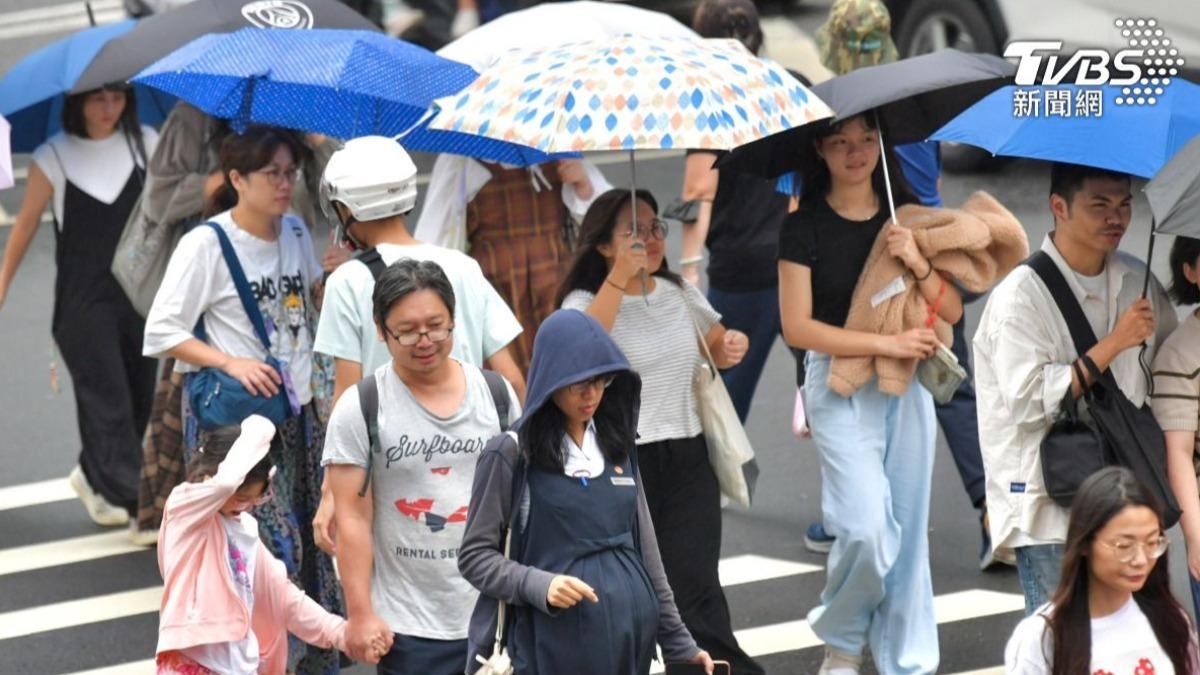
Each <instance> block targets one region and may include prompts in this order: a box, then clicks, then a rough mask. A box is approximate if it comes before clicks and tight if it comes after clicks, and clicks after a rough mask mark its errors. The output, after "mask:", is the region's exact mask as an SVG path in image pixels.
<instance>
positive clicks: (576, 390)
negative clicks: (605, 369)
mask: <svg viewBox="0 0 1200 675" xmlns="http://www.w3.org/2000/svg"><path fill="white" fill-rule="evenodd" d="M615 379H616V377H615V376H614V375H597V376H596V377H593V378H591V379H589V380H584V381H583V382H576V383H574V384H569V385H567V391H569V392H571V393H572V394H582V393H584V392H586V391H588V390H589V389H600V390H604V389H608V388H609V387H610V386H612V383H613V380H615Z"/></svg>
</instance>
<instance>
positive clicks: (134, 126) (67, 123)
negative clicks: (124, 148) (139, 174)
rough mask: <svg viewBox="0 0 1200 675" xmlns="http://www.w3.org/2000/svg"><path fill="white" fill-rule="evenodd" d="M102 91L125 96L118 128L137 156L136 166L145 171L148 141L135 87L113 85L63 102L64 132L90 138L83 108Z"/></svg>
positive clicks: (73, 95) (69, 97) (75, 95)
mask: <svg viewBox="0 0 1200 675" xmlns="http://www.w3.org/2000/svg"><path fill="white" fill-rule="evenodd" d="M102 91H119V92H122V93H124V94H125V108H124V110H122V111H121V117H120V118H118V119H117V128H118V129H119V130H120V131H121V133H122V134H124V135H125V141H126V142H127V143H128V144H129V150H130V152H132V153H134V155H135V159H136V160H137V161H135V162H134V164H137V163H138V162H140V163H141V166H142V169H145V168H146V167H147V166H149V164H148V158H147V157H146V140H145V139H144V138H143V137H142V123H141V121H140V120H139V119H138V111H137V108H138V105H137V95H135V94H134V93H133V87H128V86H118V85H111V86H106V87H101V88H99V89H92V90H90V91H85V92H81V93H78V94H71V95H70V96H68V97H67V98H66V100H65V101H63V107H62V128H63V131H65V132H66V133H68V134H71V135H72V136H78V137H80V138H89V136H88V131H87V119H86V118H85V117H84V116H83V108H84V105H85V104H86V103H87V99H88V97H89V96H91V95H92V94H97V93H100V92H102ZM136 169H137V167H135V168H134V170H136Z"/></svg>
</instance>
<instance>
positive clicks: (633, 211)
mask: <svg viewBox="0 0 1200 675" xmlns="http://www.w3.org/2000/svg"><path fill="white" fill-rule="evenodd" d="M629 215H630V217H631V220H630V221H629V227H630V228H631V230H632V232H633V238H634V239H637V236H638V221H637V162H635V161H633V150H630V151H629ZM651 227H653V226H651ZM633 245H634V246H641V247H642V248H645V244H643V243H642V242H641V241H640V240H638V241H635V242H634V243H633ZM640 275H641V280H642V300H645V301H646V306H649V305H650V298H649V297H648V294H649V289H647V288H646V282H647V279H646V268H645V267H643V268H642V271H641V272H640Z"/></svg>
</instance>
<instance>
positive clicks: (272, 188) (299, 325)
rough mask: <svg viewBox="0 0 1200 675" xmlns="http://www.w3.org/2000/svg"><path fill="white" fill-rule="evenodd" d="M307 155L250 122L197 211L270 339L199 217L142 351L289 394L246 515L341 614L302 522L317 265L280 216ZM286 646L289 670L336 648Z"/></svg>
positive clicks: (328, 658)
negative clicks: (260, 328)
mask: <svg viewBox="0 0 1200 675" xmlns="http://www.w3.org/2000/svg"><path fill="white" fill-rule="evenodd" d="M307 153H308V151H307V150H306V149H305V148H304V147H303V145H302V144H301V143H300V141H299V140H298V139H297V138H296V137H295V136H294V135H293V134H292V133H291V132H288V131H285V130H281V129H275V128H271V127H251V128H250V129H247V130H246V132H245V133H244V134H230V135H229V136H227V137H226V138H225V139H224V140H223V141H222V143H221V150H220V153H219V156H220V164H221V175H222V176H223V178H224V180H223V183H222V184H221V186H220V187H219V188H217V190H216V191H215V192H214V193H213V194H212V196H211V197H210V198H209V201H208V204H207V205H206V207H205V214H204V215H205V217H206V218H207V219H208V221H209V222H210V223H212V224H214V225H215V226H216V227H217V228H220V231H221V232H222V233H223V234H224V235H225V238H226V239H227V240H228V242H229V244H230V245H231V247H232V249H233V253H234V255H235V256H236V258H237V261H238V264H239V265H240V266H241V268H242V271H243V274H244V276H245V278H246V281H247V283H248V285H249V287H250V295H251V296H252V298H251V300H252V301H253V302H254V303H255V304H256V305H257V309H258V313H259V314H260V315H261V316H262V321H263V324H264V326H265V331H266V334H267V342H268V343H269V346H268V345H264V343H263V340H262V339H261V338H260V337H259V335H258V333H257V332H256V330H255V328H254V324H253V323H252V320H251V318H250V316H249V315H248V314H247V311H246V308H245V306H244V305H243V304H242V299H241V296H240V295H239V293H238V290H237V288H236V286H235V284H234V281H233V276H232V274H231V272H230V269H229V266H228V264H227V263H226V261H225V257H224V255H223V254H222V248H221V241H220V239H219V238H218V234H217V231H216V230H215V229H214V228H213V227H209V226H207V225H199V226H197V227H194V228H193V229H192V230H191V231H189V232H188V233H187V234H185V235H184V236H183V237H182V238H181V239H180V240H179V244H178V246H176V248H175V251H174V253H172V255H171V260H170V262H168V263H167V269H166V272H165V274H164V275H163V281H162V285H161V286H160V287H159V290H158V293H157V294H156V295H155V297H154V303H153V305H152V306H151V308H150V313H149V314H148V315H147V317H146V336H145V345H144V352H145V354H146V355H147V356H154V357H158V358H163V357H166V356H170V357H173V358H174V359H175V360H176V362H175V368H176V370H177V371H178V372H181V373H188V375H186V376H185V378H190V377H194V375H193V373H195V372H196V371H198V370H200V369H203V368H215V369H219V370H220V371H222V372H223V373H225V374H226V375H228V376H229V377H231V378H234V379H236V380H237V381H238V382H239V383H240V384H241V385H242V387H243V388H244V389H245V390H246V392H248V393H250V394H252V395H255V396H264V397H273V396H276V395H279V394H280V393H281V392H282V394H283V395H285V396H286V397H287V399H288V406H289V408H290V411H291V414H290V416H289V417H288V418H287V419H285V420H283V421H282V422H281V423H280V424H279V425H278V434H279V436H280V438H281V439H282V440H281V443H280V445H279V447H278V449H277V450H272V453H271V461H272V462H273V463H274V464H275V466H276V467H277V468H278V471H277V473H276V475H275V478H274V479H273V480H274V486H273V487H274V495H273V497H272V498H271V499H270V500H269V501H268V502H267V503H266V504H264V505H263V506H260V507H258V508H256V509H255V513H254V515H255V517H256V518H257V519H258V524H259V529H260V531H261V534H262V538H263V542H264V543H265V544H266V545H267V548H268V549H269V550H270V551H271V553H272V554H273V555H274V556H275V557H277V558H279V559H280V560H282V561H283V562H284V564H285V565H286V566H287V570H288V575H289V576H290V577H291V579H292V581H293V582H295V583H296V584H297V585H298V586H300V587H301V588H303V589H304V590H305V591H306V592H307V593H308V594H309V595H310V596H311V597H312V598H313V599H314V600H316V601H317V602H318V603H320V604H321V605H322V606H323V607H325V608H326V609H328V610H330V611H333V612H340V611H341V607H342V602H341V597H340V594H339V593H338V587H337V577H336V576H335V575H334V570H333V562H332V560H331V559H330V557H329V556H328V555H327V554H325V553H324V552H322V551H320V550H319V549H318V548H317V547H316V546H314V545H313V540H312V530H311V528H309V527H302V526H301V524H307V523H310V522H312V517H313V514H314V513H315V512H316V508H317V505H318V504H319V502H320V498H321V491H320V482H321V481H320V464H319V463H320V457H321V443H322V440H323V437H324V433H325V430H324V425H323V424H322V422H321V420H320V418H319V416H318V414H317V411H316V408H315V403H316V400H315V397H314V396H313V385H312V382H313V370H314V368H313V350H312V340H313V334H314V326H315V320H316V312H317V308H318V306H319V302H320V297H321V291H322V275H323V270H322V267H321V263H320V261H319V260H318V259H317V255H316V252H315V250H314V248H313V242H312V239H311V238H310V236H309V230H308V227H307V226H306V225H305V224H304V222H303V221H302V220H301V219H300V218H299V217H297V216H295V215H293V214H291V213H288V210H289V207H290V202H291V198H292V191H293V188H294V187H295V183H296V179H297V173H298V170H297V167H298V166H299V164H300V163H301V162H302V161H303V160H304V158H305V157H306V156H307ZM201 327H202V328H203V330H199V328H201ZM268 361H273V362H274V363H277V364H278V367H276V366H275V365H272V363H269V362H268ZM188 382H190V380H188V379H185V383H184V391H185V392H187V391H188ZM185 398H187V397H186V396H185ZM184 410H185V423H184V431H185V442H186V445H187V448H189V449H193V450H194V448H195V446H196V440H197V437H198V427H199V423H198V421H197V418H196V416H195V414H194V412H193V411H192V410H191V407H190V405H188V402H186V401H185V404H184ZM290 648H291V649H290V651H289V654H288V670H289V671H291V672H297V673H302V674H303V673H328V672H331V671H333V672H336V669H337V667H338V654H337V652H336V651H335V650H329V649H326V650H318V649H316V648H315V647H311V646H306V645H305V644H304V643H303V642H301V641H299V640H296V639H293V640H292V641H291V642H290Z"/></svg>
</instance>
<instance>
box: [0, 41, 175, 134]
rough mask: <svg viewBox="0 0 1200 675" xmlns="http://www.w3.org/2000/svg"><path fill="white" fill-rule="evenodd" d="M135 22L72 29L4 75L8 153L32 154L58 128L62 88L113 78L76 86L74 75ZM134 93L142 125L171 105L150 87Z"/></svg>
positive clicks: (0, 93) (2, 111)
mask: <svg viewBox="0 0 1200 675" xmlns="http://www.w3.org/2000/svg"><path fill="white" fill-rule="evenodd" d="M136 23H137V22H135V21H134V20H132V19H129V20H126V21H121V22H119V23H114V24H109V25H106V26H98V27H96V28H88V29H86V30H81V31H79V32H78V33H73V34H71V35H69V36H67V37H65V38H63V39H61V40H56V41H55V42H52V43H50V44H48V45H46V46H44V47H42V48H41V49H39V50H37V51H35V52H33V53H32V54H29V55H28V56H26V57H25V58H23V59H21V60H20V61H18V62H17V64H16V65H15V66H13V67H12V69H11V70H9V71H8V73H6V74H5V75H4V79H3V80H0V115H3V116H5V117H6V118H8V122H9V124H10V125H11V126H12V136H11V138H12V147H11V150H12V152H32V151H33V150H34V148H36V147H37V146H39V145H41V144H42V143H43V142H44V141H45V140H46V139H47V138H49V137H50V136H51V135H53V134H54V133H56V132H57V131H58V130H59V129H60V128H61V127H62V106H63V101H64V100H66V94H67V92H83V91H89V90H91V89H96V88H99V87H101V86H104V85H106V84H111V83H113V82H115V81H117V80H107V81H103V82H100V83H98V84H97V85H96V86H94V87H85V88H81V89H76V85H77V84H78V81H79V77H80V74H81V73H83V71H84V69H85V68H87V66H88V64H89V63H91V62H92V60H93V59H94V58H95V56H96V54H97V52H99V51H101V49H102V48H103V47H104V46H105V45H106V44H108V43H109V42H110V41H112V40H114V39H116V38H117V37H119V36H121V35H124V34H127V33H128V32H129V31H131V30H133V29H134V26H135V25H136ZM119 81H121V82H123V81H124V78H120V80H119ZM136 94H137V97H138V116H139V117H140V118H141V120H142V122H144V123H147V124H158V123H160V122H162V121H163V119H165V118H166V116H167V113H168V112H170V110H171V106H172V105H174V104H175V98H174V97H173V96H167V95H165V94H160V93H158V92H155V91H154V90H151V89H143V88H140V87H139V88H137V91H136Z"/></svg>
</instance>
